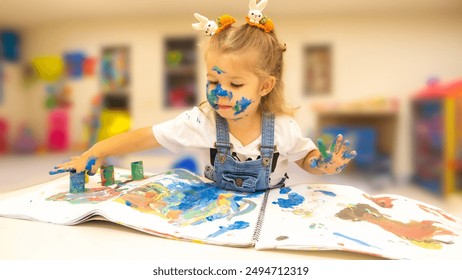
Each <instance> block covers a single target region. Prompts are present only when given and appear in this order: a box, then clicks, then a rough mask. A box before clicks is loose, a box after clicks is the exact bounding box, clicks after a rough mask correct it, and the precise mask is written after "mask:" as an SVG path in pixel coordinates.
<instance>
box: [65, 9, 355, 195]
mask: <svg viewBox="0 0 462 280" xmlns="http://www.w3.org/2000/svg"><path fill="white" fill-rule="evenodd" d="M251 11H252V10H251ZM254 12H255V11H254ZM198 16H200V15H198V14H196V17H198ZM251 16H254V15H253V14H251V13H250V12H249V17H247V23H246V24H243V25H241V26H237V27H235V26H233V25H232V24H233V23H234V21H235V20H234V19H233V18H231V17H230V16H222V17H220V18H219V19H218V23H215V22H212V21H210V22H209V23H210V24H207V23H204V26H205V27H204V28H203V30H206V33H207V34H208V35H212V36H211V37H210V40H209V41H208V42H207V44H206V45H205V62H206V65H207V86H206V97H207V101H208V102H204V103H202V104H201V105H200V106H199V107H194V108H192V109H190V110H188V111H185V112H183V113H182V114H180V115H179V116H177V117H176V118H175V119H172V120H169V121H167V122H164V123H161V124H158V125H154V126H152V127H145V128H140V129H137V130H134V131H130V132H127V133H123V134H119V135H116V136H113V137H111V138H108V139H106V140H103V141H101V142H98V143H96V144H95V145H94V146H92V147H91V148H90V149H89V150H88V151H86V152H85V153H83V154H82V155H81V156H79V157H74V158H72V160H71V161H69V162H67V163H64V164H61V165H59V166H58V168H60V169H75V170H76V171H77V172H81V171H83V170H85V169H87V170H88V171H89V172H90V174H94V173H95V172H96V170H97V169H98V168H99V166H100V165H101V164H102V163H103V161H104V160H105V158H106V157H108V156H114V155H121V154H125V153H130V152H136V151H141V150H146V149H153V148H157V147H160V146H162V147H165V148H167V149H168V150H170V151H173V152H179V151H180V150H183V149H189V150H190V151H192V152H194V153H195V154H197V155H198V157H199V158H200V159H201V160H202V161H203V163H204V166H205V168H204V176H205V177H207V178H209V179H211V180H213V181H215V182H216V183H217V185H218V186H219V187H221V188H225V189H229V190H238V191H246V192H253V191H259V190H264V189H267V188H273V187H281V186H284V184H285V180H286V178H288V176H287V173H286V172H287V168H288V161H295V162H296V163H297V164H298V165H299V166H300V167H301V168H303V169H304V170H306V171H307V172H310V173H312V174H334V173H338V172H340V171H341V170H342V169H343V168H344V167H345V166H346V164H347V163H348V162H349V161H350V160H351V159H352V158H354V156H355V155H356V152H355V151H352V152H350V151H349V149H348V145H349V144H348V141H343V138H342V135H338V136H337V138H336V139H335V140H334V143H332V145H331V146H330V147H329V148H328V149H326V148H325V147H324V145H323V143H322V142H319V144H320V147H319V149H318V148H317V147H316V145H315V144H314V143H313V142H312V141H311V140H310V139H309V138H305V137H303V136H302V133H301V131H300V128H299V126H298V125H297V123H296V122H295V120H294V119H293V114H294V108H291V107H289V106H288V105H287V104H286V101H285V99H284V93H283V82H282V68H283V53H284V52H285V50H286V47H285V45H284V44H281V43H280V42H279V41H278V39H277V37H276V34H275V33H274V30H273V26H272V22H271V20H270V19H268V18H266V17H265V16H263V17H262V16H260V17H259V18H261V19H260V20H258V18H257V20H251V18H250V17H251ZM201 17H202V16H201ZM202 18H204V17H202ZM263 20H264V21H263ZM214 24H215V25H216V26H215V27H216V28H214V29H213V30H210V26H212V27H213V26H214ZM196 25H197V24H196ZM193 26H194V25H193ZM196 27H197V26H195V28H196ZM196 29H200V28H196ZM91 160H93V161H92V163H93V162H94V164H93V165H91V166H90V165H89V164H88V162H89V161H91Z"/></svg>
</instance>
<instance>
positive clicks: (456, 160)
mask: <svg viewBox="0 0 462 280" xmlns="http://www.w3.org/2000/svg"><path fill="white" fill-rule="evenodd" d="M412 114H413V125H412V130H413V131H412V135H413V139H412V141H413V148H414V151H413V157H414V176H413V179H414V181H415V182H416V183H417V184H419V185H421V186H423V187H424V188H426V189H428V190H430V191H432V192H434V193H437V194H441V195H447V194H449V193H452V192H456V191H462V129H461V128H462V80H457V81H453V82H449V83H440V82H438V81H437V80H431V81H429V83H428V85H427V87H425V88H423V89H422V90H420V91H418V92H417V93H416V94H415V96H414V98H413V100H412Z"/></svg>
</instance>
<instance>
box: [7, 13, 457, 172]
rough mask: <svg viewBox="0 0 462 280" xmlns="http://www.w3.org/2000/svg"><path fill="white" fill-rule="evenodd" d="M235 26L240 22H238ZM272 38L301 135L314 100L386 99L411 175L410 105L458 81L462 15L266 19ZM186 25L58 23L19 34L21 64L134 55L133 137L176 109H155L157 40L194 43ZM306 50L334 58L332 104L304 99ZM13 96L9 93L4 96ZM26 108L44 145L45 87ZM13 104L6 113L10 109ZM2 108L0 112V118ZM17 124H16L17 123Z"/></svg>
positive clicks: (78, 100)
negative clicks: (430, 88) (43, 58)
mask: <svg viewBox="0 0 462 280" xmlns="http://www.w3.org/2000/svg"><path fill="white" fill-rule="evenodd" d="M238 20H239V22H241V23H242V22H243V20H241V19H238ZM273 20H274V22H275V24H276V28H277V32H278V35H279V37H280V39H281V40H282V41H284V42H285V43H286V44H287V46H288V52H287V53H286V68H285V69H286V72H285V77H286V80H285V81H286V92H287V96H288V99H289V100H290V101H291V102H293V103H294V104H300V105H301V107H302V110H300V111H299V113H298V116H297V118H298V120H299V122H300V125H301V127H302V130H303V131H304V132H307V133H308V132H309V131H313V130H314V129H315V123H314V115H313V114H312V112H310V103H312V102H314V101H319V100H325V101H330V100H334V99H335V100H345V101H347V100H357V99H360V98H370V97H371V96H374V95H376V96H392V97H397V98H398V99H399V100H400V101H401V115H400V123H399V139H398V143H397V153H396V155H397V156H398V158H397V159H396V160H395V166H394V169H395V171H396V172H398V173H401V174H402V175H403V176H404V175H409V174H410V172H411V168H412V166H411V159H410V155H411V151H410V148H411V145H412V143H410V137H409V121H410V119H409V118H410V114H409V104H408V103H409V96H410V95H412V93H413V92H415V91H416V90H418V89H419V88H421V87H422V86H424V84H425V81H426V80H427V79H428V78H429V77H430V76H438V77H440V78H441V79H442V80H443V81H445V80H452V79H456V78H458V77H462V36H460V31H461V30H462V17H461V16H459V15H428V14H427V15H420V16H417V15H415V16H409V15H406V16H403V15H401V16H397V15H396V16H392V15H381V16H377V17H371V16H361V17H331V18H311V19H287V18H277V17H273ZM193 21H194V20H193V18H192V17H191V18H185V17H182V18H176V19H171V18H169V19H114V20H104V21H87V22H65V23H56V24H53V25H51V24H49V25H46V26H44V25H42V26H35V27H33V28H29V29H27V30H24V33H23V41H24V47H23V53H24V55H25V58H26V59H29V60H30V59H31V58H33V57H36V56H40V55H55V54H58V55H60V54H62V53H63V52H66V51H73V50H78V51H84V52H85V53H87V54H88V55H90V56H98V55H99V54H100V51H101V48H102V47H105V46H111V45H128V46H130V51H131V58H130V59H131V74H132V81H131V92H132V99H131V113H132V116H133V128H137V127H140V126H144V125H150V124H152V123H158V122H161V121H164V120H167V119H169V118H171V117H173V116H175V115H176V114H178V113H179V112H180V111H181V110H175V111H165V110H164V109H163V108H162V89H163V74H162V63H163V57H162V47H163V45H162V44H163V42H162V39H163V38H164V37H165V36H175V35H191V34H196V35H197V36H198V37H199V38H202V34H197V33H196V32H194V31H193V30H191V28H190V24H191V23H192V22H193ZM309 43H330V44H331V46H332V49H333V56H334V57H333V66H334V68H333V70H334V73H333V77H334V78H333V79H334V81H333V82H334V84H333V92H332V94H331V95H330V96H329V97H324V98H319V97H314V98H313V97H312V98H308V97H304V96H303V94H302V63H301V61H302V49H303V46H304V45H305V44H309ZM200 66H201V67H200V69H199V71H200V72H199V76H200V77H201V81H200V87H199V89H200V93H202V92H204V90H205V75H202V74H204V71H205V70H204V69H203V67H202V66H203V64H201V65H200ZM71 84H72V87H73V102H74V106H73V109H72V110H73V111H72V112H73V115H72V124H71V125H72V141H73V142H80V141H82V136H81V135H82V131H83V124H82V119H83V117H85V116H86V115H87V114H88V113H89V111H90V109H89V104H90V100H91V97H92V96H94V95H95V94H96V93H98V90H99V85H98V81H97V79H96V78H85V79H83V80H78V81H73V82H72V83H71ZM8 94H10V93H8ZM25 94H26V95H27V96H28V97H27V99H28V101H29V100H30V101H31V102H27V104H25V106H20V107H22V109H21V110H19V111H17V112H16V111H15V112H10V113H9V114H13V115H15V114H16V113H17V114H18V115H19V114H23V113H22V112H23V111H24V110H25V109H24V107H26V106H27V112H28V113H27V116H28V120H29V122H30V123H31V124H32V125H33V127H34V129H35V133H36V134H37V135H39V136H40V137H41V138H42V139H44V138H43V137H44V136H45V131H46V118H45V116H46V114H45V112H46V111H45V108H44V106H43V102H44V98H45V91H44V86H43V84H40V83H39V84H36V85H34V86H33V87H32V89H30V90H28V92H26V93H25ZM16 105H17V104H15V105H11V106H16ZM4 107H5V105H0V113H2V111H1V110H3V111H4V110H5V109H4ZM15 118H18V117H15Z"/></svg>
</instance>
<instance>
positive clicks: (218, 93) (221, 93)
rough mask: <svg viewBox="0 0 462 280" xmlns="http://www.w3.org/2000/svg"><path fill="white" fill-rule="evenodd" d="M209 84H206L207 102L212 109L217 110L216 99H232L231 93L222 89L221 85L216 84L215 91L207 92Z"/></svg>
mask: <svg viewBox="0 0 462 280" xmlns="http://www.w3.org/2000/svg"><path fill="white" fill-rule="evenodd" d="M209 86H210V82H207V101H208V102H209V104H210V105H211V106H212V107H213V108H214V109H218V98H219V97H222V98H226V97H227V98H228V99H229V100H231V99H232V98H233V93H232V92H231V91H228V90H225V89H223V87H222V86H221V84H217V85H216V88H215V89H212V90H209Z"/></svg>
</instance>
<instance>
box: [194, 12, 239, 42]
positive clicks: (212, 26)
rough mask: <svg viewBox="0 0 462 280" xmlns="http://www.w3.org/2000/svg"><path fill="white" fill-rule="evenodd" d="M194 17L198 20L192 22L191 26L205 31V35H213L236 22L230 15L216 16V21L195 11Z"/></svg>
mask: <svg viewBox="0 0 462 280" xmlns="http://www.w3.org/2000/svg"><path fill="white" fill-rule="evenodd" d="M194 17H195V18H196V19H197V20H198V21H199V22H196V23H193V24H192V27H193V28H194V29H196V30H203V31H205V35H207V36H213V35H215V34H217V33H220V32H221V31H222V30H224V29H225V28H227V27H229V26H231V25H232V24H233V23H235V22H236V19H235V18H233V17H232V16H230V15H222V16H221V17H218V19H217V20H216V21H213V20H209V19H208V18H207V17H205V16H203V15H201V14H198V13H195V14H194Z"/></svg>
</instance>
